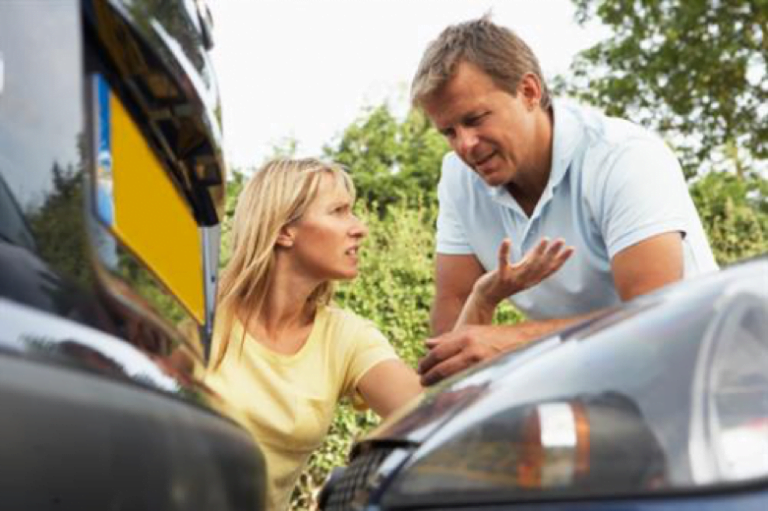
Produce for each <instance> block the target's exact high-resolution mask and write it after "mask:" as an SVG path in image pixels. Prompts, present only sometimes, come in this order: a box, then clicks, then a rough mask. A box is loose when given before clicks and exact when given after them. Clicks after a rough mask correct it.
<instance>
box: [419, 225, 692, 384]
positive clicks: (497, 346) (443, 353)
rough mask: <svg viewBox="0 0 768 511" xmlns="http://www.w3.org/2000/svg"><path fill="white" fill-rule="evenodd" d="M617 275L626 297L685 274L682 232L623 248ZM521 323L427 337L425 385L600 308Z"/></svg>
mask: <svg viewBox="0 0 768 511" xmlns="http://www.w3.org/2000/svg"><path fill="white" fill-rule="evenodd" d="M611 271H612V273H613V280H614V283H615V285H616V289H617V291H618V293H619V297H620V298H621V299H622V301H627V300H631V299H632V298H635V297H636V296H639V295H642V294H646V293H650V292H651V291H655V290H656V289H658V288H660V287H662V286H665V285H667V284H670V283H672V282H675V281H677V280H680V279H681V278H682V277H683V247H682V238H681V235H680V233H679V232H669V233H663V234H659V235H656V236H652V237H650V238H647V239H645V240H643V241H641V242H639V243H637V244H635V245H632V246H630V247H627V248H625V249H624V250H622V251H621V252H619V253H618V254H616V256H615V257H614V258H613V260H612V261H611ZM599 313H600V311H595V312H592V313H590V314H585V315H582V316H575V317H570V318H558V319H551V320H546V321H526V322H523V323H521V324H518V325H504V326H490V325H482V326H481V325H468V326H465V327H461V328H459V329H457V330H455V331H453V332H449V333H447V334H444V335H441V336H439V337H435V338H432V339H428V340H427V347H428V348H430V351H429V353H428V354H427V356H426V357H424V358H423V359H421V361H420V362H419V368H418V369H419V373H420V374H421V383H422V385H432V384H434V383H437V382H439V381H440V380H442V379H443V378H446V377H448V376H451V375H453V374H456V373H457V372H459V371H462V370H464V369H466V368H468V367H470V366H471V365H474V364H476V363H478V362H481V361H483V360H487V359H489V358H491V357H494V356H496V355H498V354H499V353H502V352H505V351H511V350H514V349H518V348H521V347H523V346H525V345H526V344H528V343H530V342H531V341H533V340H535V339H537V338H539V337H541V336H544V335H546V334H548V333H550V332H553V331H555V330H559V329H561V328H565V327H567V326H569V325H572V324H574V323H576V322H578V321H582V320H584V319H587V318H589V317H592V316H594V315H595V314H599Z"/></svg>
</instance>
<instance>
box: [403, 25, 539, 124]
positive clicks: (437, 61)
mask: <svg viewBox="0 0 768 511" xmlns="http://www.w3.org/2000/svg"><path fill="white" fill-rule="evenodd" d="M461 62H468V63H470V64H473V65H475V66H477V67H478V68H479V69H480V70H481V71H483V72H484V73H485V74H487V75H488V76H490V77H491V79H492V80H493V82H494V83H495V84H496V86H497V87H499V88H500V89H501V90H503V91H506V92H508V93H509V94H511V95H512V96H516V95H517V87H518V85H520V81H521V80H522V78H523V76H524V75H525V74H527V73H532V74H534V75H535V76H536V77H538V79H539V81H540V82H541V103H540V105H541V108H542V109H543V110H546V109H547V108H549V104H550V97H549V90H548V89H547V84H546V82H545V81H544V76H543V75H542V74H541V68H540V67H539V60H538V59H537V58H536V55H535V54H534V53H533V51H532V50H531V48H530V47H529V46H528V45H527V44H525V41H523V40H522V39H520V38H519V37H518V36H517V34H515V33H514V32H513V31H512V30H510V29H508V28H506V27H502V26H499V25H496V24H495V23H493V22H492V21H491V18H490V15H489V14H486V15H485V16H483V17H482V18H479V19H476V20H472V21H466V22H464V23H458V24H456V25H451V26H449V27H447V28H446V29H445V30H443V31H442V32H441V33H440V35H439V36H438V37H437V39H435V40H434V41H432V42H431V43H430V44H429V46H427V49H426V50H425V51H424V55H423V56H422V58H421V62H420V63H419V67H418V68H417V70H416V74H415V76H414V78H413V80H412V82H411V103H412V104H413V106H414V107H417V108H419V107H421V106H422V105H423V103H424V101H425V100H426V99H428V98H429V97H430V96H431V95H432V94H434V93H435V92H437V91H438V90H439V89H440V88H442V87H443V86H444V85H445V84H446V83H447V82H448V81H449V80H450V79H451V78H452V77H453V74H454V73H455V72H456V66H457V65H458V64H459V63H461Z"/></svg>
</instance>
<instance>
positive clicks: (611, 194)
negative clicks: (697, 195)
mask: <svg viewBox="0 0 768 511" xmlns="http://www.w3.org/2000/svg"><path fill="white" fill-rule="evenodd" d="M600 173H601V174H602V177H603V178H602V179H599V180H596V183H597V194H596V195H597V196H598V200H597V201H596V202H597V203H598V204H600V206H599V207H598V208H597V217H598V218H597V222H598V225H599V227H600V231H601V233H602V235H603V239H604V240H605V244H606V248H607V250H608V255H609V257H610V258H613V257H614V256H615V255H616V254H617V253H619V252H621V251H622V250H624V249H625V248H627V247H630V246H632V245H634V244H636V243H639V242H640V241H643V240H645V239H647V238H650V237H652V236H655V235H657V234H662V233H665V232H673V231H679V232H681V233H682V234H683V235H685V233H686V231H687V229H688V225H687V216H686V207H687V206H688V202H689V201H690V197H689V195H688V188H687V187H686V185H685V179H684V178H683V173H682V170H681V168H680V164H679V163H678V161H677V158H676V157H675V155H674V154H673V153H672V151H671V150H670V149H669V148H668V147H667V146H666V145H664V143H663V142H661V141H660V140H659V141H657V140H644V141H641V142H635V143H633V144H631V145H629V146H628V147H625V148H622V149H621V150H620V151H619V152H618V154H617V155H616V157H615V158H614V160H613V162H610V163H608V164H607V165H606V166H605V168H603V169H601V171H600Z"/></svg>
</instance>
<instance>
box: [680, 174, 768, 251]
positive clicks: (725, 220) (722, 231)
mask: <svg viewBox="0 0 768 511" xmlns="http://www.w3.org/2000/svg"><path fill="white" fill-rule="evenodd" d="M766 188H768V186H767V185H766V182H765V179H763V178H761V177H760V176H759V175H756V176H753V177H744V176H738V175H736V174H731V173H727V172H711V173H709V174H707V175H705V176H704V177H703V178H702V179H700V180H698V181H696V182H695V183H694V184H693V185H691V196H692V197H693V200H694V202H695V203H696V208H697V209H698V211H699V216H700V217H701V221H702V223H703V224H704V229H705V230H706V231H707V235H708V236H709V242H710V245H711V246H712V251H713V252H714V254H715V258H716V259H717V261H718V263H720V264H721V265H726V264H729V263H733V262H735V261H738V260H741V259H746V258H748V257H752V256H755V255H758V254H762V253H766V252H768V208H766V202H767V199H766V195H765V192H766V191H768V190H766Z"/></svg>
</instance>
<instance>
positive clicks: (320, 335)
mask: <svg viewBox="0 0 768 511" xmlns="http://www.w3.org/2000/svg"><path fill="white" fill-rule="evenodd" d="M242 335H243V327H242V325H241V324H240V323H239V322H237V321H235V324H234V325H233V329H232V334H231V339H230V343H229V347H228V348H227V353H226V355H225V357H224V359H223V360H222V363H221V365H220V366H219V368H218V369H217V370H216V371H215V372H212V373H209V374H208V375H207V376H206V383H207V384H208V385H209V386H210V387H211V388H213V389H214V390H216V391H217V392H218V393H219V394H221V395H222V397H224V399H226V400H227V401H228V402H229V404H231V405H232V406H235V407H236V408H238V409H239V410H240V411H241V412H242V419H241V420H243V421H244V424H243V425H244V426H245V427H246V428H247V429H248V430H249V431H250V432H251V434H252V435H253V436H254V438H255V440H256V442H257V443H258V444H259V446H260V447H261V449H262V451H263V452H264V456H265V458H266V461H267V505H268V508H267V509H269V510H273V511H277V510H283V509H286V508H287V507H288V501H289V498H290V495H291V491H292V490H293V487H294V485H295V484H296V479H297V478H298V476H299V474H300V473H301V470H302V469H303V467H304V464H305V463H306V461H307V458H308V457H309V455H310V454H311V453H312V451H313V450H314V449H316V448H317V447H319V446H320V444H321V443H322V441H323V439H324V437H325V434H326V432H327V431H328V428H329V427H330V424H331V421H332V419H333V413H334V410H335V407H336V404H337V403H338V401H339V399H340V398H342V397H344V396H348V397H351V398H352V399H353V402H354V403H355V406H356V407H364V403H363V401H362V398H361V396H360V395H359V393H358V392H357V385H358V382H359V381H360V379H361V378H362V377H363V375H365V373H366V372H367V371H368V370H369V369H371V368H372V367H373V366H375V365H376V364H378V363H379V362H382V361H384V360H389V359H393V358H397V355H396V354H395V352H394V350H393V349H392V347H391V346H390V344H389V343H388V342H387V340H386V338H385V337H384V336H383V335H382V333H381V332H379V330H378V329H377V328H376V327H375V326H374V324H373V323H372V322H370V321H367V320H365V319H363V318H360V317H359V316H357V315H355V314H354V313H352V312H349V311H346V310H343V309H339V308H336V307H333V306H325V307H321V308H320V309H319V310H318V311H317V313H316V315H315V323H314V325H313V326H312V331H311V332H310V334H309V337H308V338H307V341H306V343H305V344H304V346H303V347H302V348H301V349H300V350H299V351H298V352H297V353H295V354H293V355H282V354H280V353H276V352H274V351H272V350H270V349H269V348H267V347H265V346H263V345H262V344H261V343H259V342H258V341H256V340H254V339H252V338H251V337H250V336H249V335H247V334H246V335H245V339H244V342H243V345H242V352H241V351H240V340H241V339H242ZM218 341H219V339H218V337H217V336H216V333H215V332H214V343H213V344H214V346H213V351H212V353H214V354H215V353H216V352H217V351H216V350H217V349H218Z"/></svg>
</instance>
